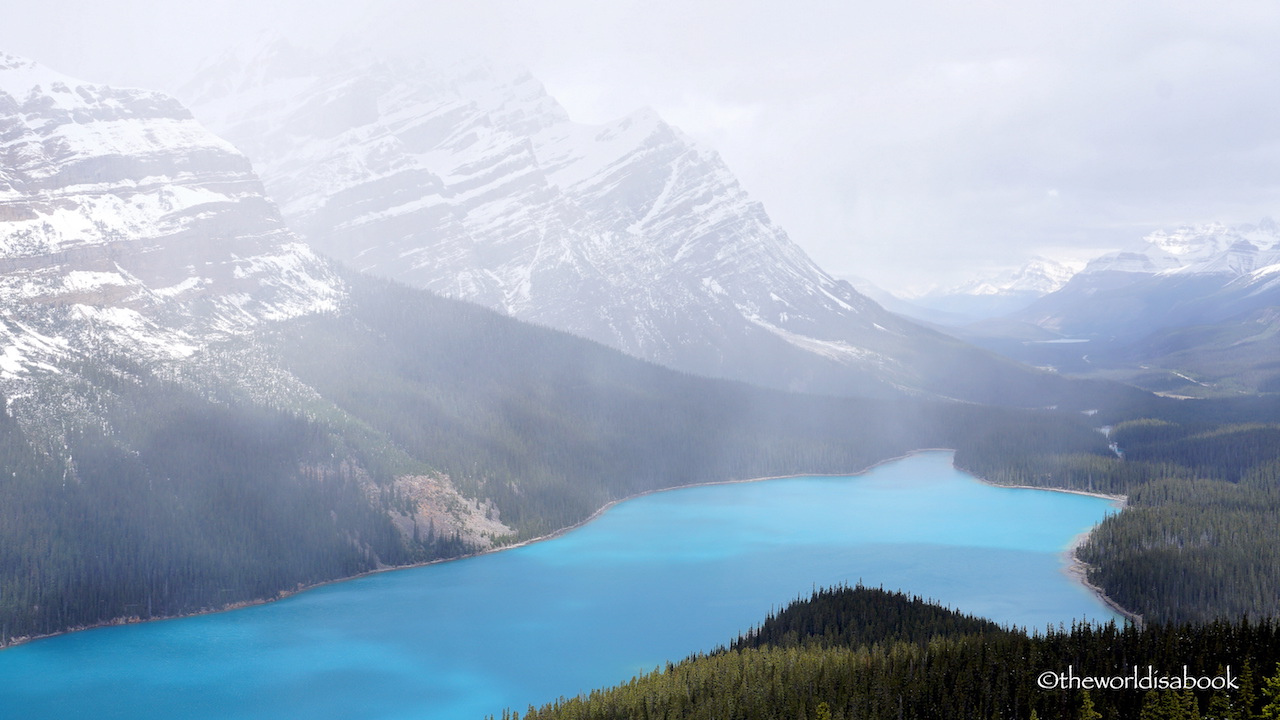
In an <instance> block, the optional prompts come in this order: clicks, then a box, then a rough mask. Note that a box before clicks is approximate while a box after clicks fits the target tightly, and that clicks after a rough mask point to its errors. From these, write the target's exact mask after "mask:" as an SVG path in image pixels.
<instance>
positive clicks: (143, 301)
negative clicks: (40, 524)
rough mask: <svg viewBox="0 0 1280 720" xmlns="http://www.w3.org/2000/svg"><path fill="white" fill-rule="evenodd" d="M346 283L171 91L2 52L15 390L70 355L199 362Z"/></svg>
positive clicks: (2, 254) (3, 209)
mask: <svg viewBox="0 0 1280 720" xmlns="http://www.w3.org/2000/svg"><path fill="white" fill-rule="evenodd" d="M340 296H341V285H340V283H339V281H338V280H337V277H336V275H335V274H334V273H333V271H332V269H331V268H330V267H329V265H328V263H327V261H324V260H322V259H320V258H319V257H318V256H317V255H315V253H314V252H313V251H312V250H311V249H310V248H308V247H307V246H306V245H304V244H303V243H301V242H299V241H298V240H297V238H296V237H295V236H293V235H292V234H291V233H290V232H289V231H288V229H287V228H286V227H285V225H284V223H283V222H282V220H281V219H280V216H279V213H278V212H277V210H276V209H275V207H274V206H273V205H272V204H271V203H270V202H269V201H268V200H267V199H266V197H265V195H264V193H263V189H262V186H261V183H260V182H259V181H258V179H257V177H256V176H255V175H254V173H253V170H252V167H251V165H250V163H249V162H248V160H246V159H245V157H244V156H243V155H241V154H240V152H239V151H237V150H236V149H235V148H234V147H233V146H232V145H231V144H230V143H228V142H226V141H224V140H222V139H220V138H218V137H217V136H215V135H213V134H212V133H210V132H209V131H208V130H207V129H205V128H204V127H203V126H202V125H200V123H198V122H196V121H195V120H194V119H193V118H192V116H191V114H190V112H188V111H187V110H186V109H185V108H183V107H182V105H181V104H180V103H178V101H176V100H174V99H172V98H170V97H167V96H165V95H162V94H158V93H153V92H146V91H141V90H122V89H116V88H110V87H105V86H101V85H94V84H91V83H85V82H81V81H78V80H75V79H72V78H68V77H66V76H63V75H60V74H58V73H56V72H54V71H51V70H49V69H47V68H44V67H42V66H40V65H38V64H36V63H34V62H32V61H29V60H25V59H22V58H18V57H14V56H10V55H3V54H0V308H2V309H0V384H3V386H4V390H5V391H6V392H8V393H9V394H10V395H17V396H21V394H22V391H21V381H22V379H23V378H26V377H28V376H29V375H30V374H31V373H33V372H35V373H43V374H50V373H54V374H56V373H58V372H59V366H60V365H61V364H63V363H64V362H65V361H67V360H68V359H70V358H75V357H86V356H89V355H95V354H96V355H99V356H118V357H123V358H128V359H129V360H130V361H132V362H141V363H144V364H148V363H156V362H160V363H163V362H167V361H174V360H181V359H184V358H188V357H190V356H191V355H192V354H193V353H195V352H196V351H197V350H199V349H200V348H202V347H204V346H206V345H207V344H208V343H209V342H211V341H214V340H217V339H225V338H228V337H234V336H237V335H241V334H243V333H245V332H247V331H248V330H250V329H253V328H255V327H257V326H259V325H260V324H261V323H263V322H267V321H272V320H279V319H284V318H289V317H295V316H298V315H301V314H306V313H312V312H317V311H321V310H327V309H333V308H335V307H336V305H337V303H338V301H339V299H340Z"/></svg>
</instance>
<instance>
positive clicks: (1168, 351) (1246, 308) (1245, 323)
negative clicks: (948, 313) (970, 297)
mask: <svg viewBox="0 0 1280 720" xmlns="http://www.w3.org/2000/svg"><path fill="white" fill-rule="evenodd" d="M1278 304H1280V229H1278V228H1277V227H1276V225H1275V223H1274V222H1272V221H1270V220H1264V221H1262V222H1261V223H1259V224H1257V225H1238V226H1228V225H1223V224H1217V223H1214V224H1205V225H1190V226H1184V227H1180V228H1177V229H1175V230H1172V231H1157V232H1154V233H1151V234H1150V235H1148V236H1146V237H1145V238H1143V242H1142V244H1141V245H1140V246H1139V247H1136V248H1133V249H1130V250H1125V251H1120V252H1114V253H1109V254H1107V255H1104V256H1101V257H1099V258H1096V259H1094V260H1092V261H1090V262H1089V264H1088V265H1087V266H1086V267H1085V269H1084V270H1082V271H1081V272H1080V273H1079V274H1077V275H1075V276H1074V277H1072V278H1071V280H1070V281H1069V282H1067V283H1066V284H1065V285H1064V286H1063V287H1062V288H1061V289H1060V290H1057V291H1056V292H1053V293H1050V294H1048V295H1046V296H1044V297H1042V298H1040V299H1039V300H1037V301H1035V302H1034V303H1032V304H1031V305H1030V306H1028V307H1027V308H1025V309H1023V310H1020V311H1018V312H1016V313H1012V314H1010V315H1008V316H1006V317H1005V318H1002V319H999V320H994V321H988V322H985V323H976V324H973V325H971V326H969V327H968V328H966V329H965V330H964V331H963V332H962V333H961V335H962V336H963V337H966V338H968V339H970V340H973V341H974V342H978V343H979V344H982V345H984V346H985V347H988V348H991V349H995V350H998V351H1000V352H1003V353H1006V354H1008V355H1010V356H1012V357H1015V358H1018V359H1020V360H1023V361H1025V362H1032V363H1038V364H1051V365H1054V366H1055V367H1058V368H1060V369H1063V370H1068V371H1072V372H1079V373H1092V374H1100V375H1105V376H1110V377H1117V378H1120V379H1124V380H1127V381H1136V382H1139V383H1140V384H1141V385H1142V386H1143V387H1149V388H1151V389H1156V390H1162V391H1170V392H1175V391H1186V392H1190V393H1192V394H1203V393H1204V392H1210V391H1212V390H1213V389H1214V388H1216V389H1217V390H1218V391H1221V392H1240V391H1244V392H1253V391H1257V390H1259V389H1261V388H1264V387H1265V388H1271V387H1275V386H1276V385H1277V383H1280V372H1277V368H1274V367H1271V363H1270V361H1269V360H1268V357H1267V356H1268V350H1267V348H1269V347H1270V345H1269V344H1268V343H1269V342H1270V341H1269V338H1270V336H1271V330H1270V327H1271V325H1272V321H1271V320H1270V318H1271V317H1272V316H1273V315H1274V313H1273V312H1272V309H1273V308H1275V307H1276V306H1277V305H1278ZM1144 366H1145V367H1144Z"/></svg>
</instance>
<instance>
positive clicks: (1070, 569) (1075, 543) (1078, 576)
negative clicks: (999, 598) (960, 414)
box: [961, 471, 1143, 628]
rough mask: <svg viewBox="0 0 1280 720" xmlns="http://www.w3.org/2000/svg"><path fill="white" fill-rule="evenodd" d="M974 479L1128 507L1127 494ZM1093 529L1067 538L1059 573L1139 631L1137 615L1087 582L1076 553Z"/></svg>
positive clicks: (1086, 565)
mask: <svg viewBox="0 0 1280 720" xmlns="http://www.w3.org/2000/svg"><path fill="white" fill-rule="evenodd" d="M961 472H963V471H961ZM974 477H977V476H976V475H975V476H974ZM978 480H979V482H982V483H983V484H985V485H990V486H991V487H1003V488H1013V489H1017V490H1048V491H1050V492H1060V493H1070V494H1072V495H1085V496H1087V497H1095V498H1099V499H1101V500H1109V501H1111V503H1112V505H1114V506H1115V507H1116V508H1117V510H1124V509H1125V508H1126V507H1127V506H1128V505H1129V496H1128V495H1117V494H1112V493H1100V492H1090V491H1088V490H1073V489H1070V488H1054V487H1044V486H1041V485H1005V484H1003V483H997V482H992V481H990V480H987V479H986V478H981V477H979V478H978ZM1095 527H1096V526H1095ZM1093 530H1094V528H1089V529H1088V530H1085V531H1084V532H1082V533H1080V534H1079V535H1076V536H1075V537H1074V538H1072V539H1071V542H1070V543H1069V544H1068V545H1067V547H1066V549H1065V550H1063V551H1062V558H1063V560H1064V561H1065V566H1064V567H1063V568H1062V571H1063V572H1064V573H1066V575H1067V577H1069V578H1071V579H1072V580H1074V581H1075V582H1077V583H1079V584H1081V585H1083V586H1084V588H1085V589H1086V590H1088V591H1089V592H1091V593H1093V595H1094V597H1096V598H1098V600H1100V601H1101V602H1102V604H1103V605H1105V606H1107V607H1108V608H1110V609H1111V610H1112V611H1113V612H1115V613H1116V614H1118V615H1120V616H1121V617H1123V618H1124V619H1125V620H1127V621H1128V622H1131V623H1133V624H1134V625H1136V626H1137V627H1139V628H1141V627H1142V624H1143V619H1142V616H1141V615H1139V614H1138V613H1136V612H1133V611H1132V610H1130V609H1128V608H1126V607H1124V606H1123V605H1121V604H1120V603H1118V602H1116V601H1115V600H1114V599H1112V598H1111V596H1110V595H1108V594H1107V593H1106V591H1105V590H1103V589H1102V588H1100V587H1098V586H1097V585H1094V584H1093V583H1091V582H1089V567H1090V566H1089V563H1087V562H1085V561H1083V560H1081V559H1080V556H1079V554H1078V553H1079V551H1080V548H1081V547H1083V546H1084V544H1085V543H1086V542H1088V540H1089V536H1090V535H1092V534H1093Z"/></svg>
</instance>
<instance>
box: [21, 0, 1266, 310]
mask: <svg viewBox="0 0 1280 720" xmlns="http://www.w3.org/2000/svg"><path fill="white" fill-rule="evenodd" d="M262 4H263V0H253V1H250V0H203V2H199V3H195V2H192V3H187V2H174V1H173V0H112V1H110V2H69V1H62V2H59V1H57V0H45V1H44V2H34V1H33V0H21V1H17V0H0V50H2V51H7V52H11V53H14V54H19V55H24V56H26V57H30V58H32V59H35V60H37V61H40V62H42V63H44V64H45V65H48V66H50V67H53V68H54V69H56V70H60V71H62V72H64V73H67V74H69V75H73V76H76V77H79V78H83V79H86V80H92V81H97V82H109V83H115V84H128V85H134V86H142V87H152V88H155V89H160V90H166V91H170V92H172V91H174V90H175V89H176V88H177V87H178V86H180V85H181V84H182V82H183V81H184V80H185V79H186V78H187V77H188V76H189V75H190V74H191V73H192V72H193V71H194V69H195V68H196V67H197V66H198V65H199V64H200V62H201V61H202V60H203V59H205V58H207V57H209V56H212V55H217V54H219V53H220V52H222V51H224V50H225V49H226V48H227V47H228V46H230V45H233V44H236V43H242V42H249V41H252V40H253V39H254V38H255V37H256V36H258V35H260V34H261V33H262V32H264V31H272V30H273V31H275V32H278V33H280V34H282V35H284V36H286V37H289V38H290V39H292V40H294V41H296V42H298V43H299V44H303V45H310V46H318V47H326V46H328V45H330V44H333V43H343V42H365V43H369V44H371V45H373V46H375V47H378V48H386V49H387V50H388V51H393V52H399V53H410V54H423V55H427V56H430V57H439V58H449V57H452V56H455V55H459V54H468V55H480V56H487V57H492V58H495V59H498V60H501V61H507V62H515V63H519V64H522V65H524V66H526V67H528V68H529V69H530V70H531V71H532V72H533V73H534V74H535V75H536V76H537V77H539V79H541V80H542V81H543V83H544V84H545V85H546V87H547V89H548V91H549V92H550V93H551V94H552V95H553V96H555V97H556V98H557V99H559V100H560V102H561V103H562V104H563V105H564V106H565V107H566V108H567V109H568V111H569V113H570V115H571V116H572V117H573V118H574V119H575V120H579V121H583V122H598V121H605V120H609V119H612V118H616V117H619V116H621V115H624V114H626V113H629V112H631V111H633V110H635V109H637V108H639V107H643V106H649V107H652V108H654V109H655V110H657V111H658V113H659V114H661V115H662V116H663V117H665V118H666V119H667V120H668V121H669V122H671V123H673V124H675V125H676V126H678V127H680V128H681V129H683V130H684V131H685V132H686V133H688V134H689V135H691V136H693V137H694V138H696V139H697V140H699V141H701V142H703V143H704V144H706V145H709V146H711V147H713V148H715V149H717V150H718V151H719V152H720V153H721V155H722V156H723V157H724V159H725V160H726V162H727V163H728V165H729V167H730V168H731V169H732V170H733V171H734V172H735V173H736V174H737V175H738V177H739V178H740V180H741V181H742V183H743V185H744V187H745V188H746V189H747V190H748V192H750V193H751V194H752V195H754V196H755V197H756V198H757V199H759V200H761V201H762V202H763V203H764V205H765V207H766V209H767V210H768V211H769V213H770V215H771V216H772V217H773V218H774V220H775V221H777V222H778V223H779V224H780V225H782V227H784V228H786V229H787V231H788V232H789V233H790V235H791V237H792V239H793V240H795V241H796V242H797V243H799V244H800V245H801V246H802V247H804V248H805V249H806V250H807V251H808V252H809V253H810V254H811V255H812V256H813V257H814V259H815V260H817V261H818V263H819V264H820V265H822V266H823V267H824V268H826V269H827V270H828V271H830V272H832V273H834V274H837V275H842V274H856V275H861V276H864V277H867V278H870V279H872V280H873V281H876V282H878V283H880V284H881V285H883V286H886V287H889V288H890V289H896V290H900V289H903V288H908V287H911V286H916V287H920V286H924V285H927V284H930V283H944V284H946V283H953V282H958V281H959V280H962V279H964V278H965V277H966V276H968V275H970V274H972V273H974V272H978V271H981V270H984V269H989V268H994V267H999V266H1006V265H1012V264H1020V263H1021V262H1023V261H1025V260H1026V259H1028V258H1029V257H1031V256H1033V255H1035V254H1047V255H1050V256H1059V257H1066V256H1082V255H1090V254H1093V253H1095V252H1097V251H1099V250H1101V249H1111V248H1116V247H1120V246H1122V245H1125V244H1128V243H1134V242H1137V241H1138V240H1139V239H1140V238H1141V237H1142V236H1143V235H1144V234H1146V233H1147V232H1150V231H1151V230H1154V229H1158V228H1166V227H1174V226H1177V225H1179V224H1182V223H1190V222H1209V221H1222V222H1229V223H1237V222H1256V221H1257V220H1259V219H1261V218H1262V217H1263V216H1267V215H1272V214H1275V215H1280V3H1275V2H1273V1H1270V0H1268V1H1266V2H1262V1H1259V2H1216V3H1208V2H1177V1H1175V0H1162V1H1159V2H1115V1H1114V0H1111V1H1110V2H1093V1H1092V0H1089V1H1081V0H1073V1H1072V2H1056V3H1037V2H1026V1H1025V0H1021V1H1011V2H980V1H976V0H968V1H966V2H954V0H908V1H905V2H903V1H899V2H894V3H887V2H815V1H812V0H807V1H804V2H797V1H796V0H791V1H790V2H786V3H783V2H759V1H756V0H705V1H699V0H645V1H644V2H630V1H628V2H607V1H605V0H561V1H556V2H551V1H547V2H533V1H531V0H530V1H525V2H517V1H515V0H465V1H462V0H453V1H452V2H439V1H436V0H430V1H423V0H417V1H416V2H410V1H408V0H382V1H380V2H359V1H358V0H356V1H352V0H347V1H346V2H341V3H338V2H299V1H296V0H291V1H286V2H271V1H270V0H267V2H266V5H267V7H265V8H264V7H261V5H262Z"/></svg>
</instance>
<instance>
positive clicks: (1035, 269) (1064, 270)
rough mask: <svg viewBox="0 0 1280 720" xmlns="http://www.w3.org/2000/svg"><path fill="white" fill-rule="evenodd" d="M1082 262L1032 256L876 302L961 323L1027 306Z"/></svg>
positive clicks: (1068, 276)
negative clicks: (949, 284) (956, 282)
mask: <svg viewBox="0 0 1280 720" xmlns="http://www.w3.org/2000/svg"><path fill="white" fill-rule="evenodd" d="M1084 265H1085V264H1084V263H1082V262H1078V261H1069V260H1061V261H1060V260H1053V259H1051V258H1045V257H1035V258H1032V259H1031V260H1029V261H1027V262H1026V263H1025V264H1024V265H1022V266H1020V267H1017V268H1011V269H1005V270H999V271H996V272H993V273H990V274H986V275H980V276H978V277H975V278H974V279H972V280H969V281H967V282H964V283H961V284H959V285H955V286H952V287H947V288H937V289H934V290H930V291H929V292H927V293H924V294H921V295H916V296H912V297H908V298H897V297H894V298H893V299H891V300H890V299H885V300H880V302H881V304H882V305H884V306H885V307H886V308H889V309H891V310H893V311H894V312H897V313H900V314H903V315H906V316H907V317H912V318H916V319H919V320H924V321H926V322H931V323H936V324H940V325H946V326H957V325H965V324H968V323H971V322H975V321H978V320H984V319H987V318H993V317H999V316H1001V315H1007V314H1009V313H1012V312H1016V311H1018V310H1021V309H1023V308H1025V307H1027V306H1028V305H1030V304H1031V303H1033V302H1035V300H1037V299H1038V298H1041V297H1043V296H1045V295H1048V294H1049V293H1052V292H1055V291H1057V290H1058V289H1060V288H1062V286H1064V285H1066V283H1067V281H1068V280H1070V279H1071V277H1072V276H1073V275H1075V274H1076V273H1077V272H1079V271H1080V270H1081V269H1082V268H1083V267H1084ZM855 286H858V285H857V283H855Z"/></svg>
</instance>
